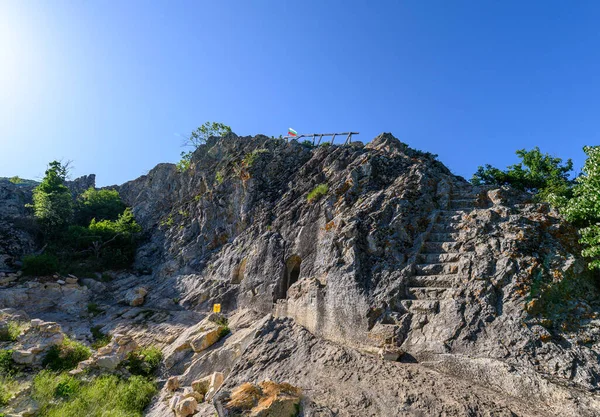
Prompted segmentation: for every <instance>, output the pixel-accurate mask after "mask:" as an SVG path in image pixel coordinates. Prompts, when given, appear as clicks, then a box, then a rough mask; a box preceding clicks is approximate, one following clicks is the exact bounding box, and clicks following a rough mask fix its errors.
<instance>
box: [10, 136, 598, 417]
mask: <svg viewBox="0 0 600 417" xmlns="http://www.w3.org/2000/svg"><path fill="white" fill-rule="evenodd" d="M88 181H89V179H88ZM319 185H322V187H321V189H325V191H324V192H323V193H322V195H318V196H317V197H314V195H313V194H314V193H312V194H311V192H314V190H315V189H316V188H317V186H319ZM118 189H119V191H120V193H121V196H122V197H123V199H124V200H125V201H126V203H127V204H128V205H130V206H131V207H132V208H133V210H134V214H135V217H136V219H137V220H138V222H139V223H140V225H141V226H142V227H143V230H144V236H143V240H142V244H141V246H140V247H139V250H138V253H137V256H136V263H135V265H134V268H135V269H134V271H121V272H111V273H109V274H108V276H109V279H106V276H107V275H106V274H105V275H104V276H103V275H101V274H100V275H99V276H89V277H67V276H64V277H63V276H56V277H44V278H35V277H34V278H32V277H27V278H26V277H23V276H20V275H18V273H17V272H16V270H17V269H18V259H19V256H22V255H23V254H24V253H28V252H31V251H34V250H37V249H38V248H37V247H36V243H35V236H34V234H33V233H30V232H29V231H28V230H27V229H26V228H25V229H23V228H21V226H22V225H23V224H24V222H26V221H28V220H27V219H28V214H27V212H26V211H25V210H24V209H21V208H20V207H21V205H20V204H21V201H26V200H27V198H28V197H27V196H28V194H27V192H26V190H23V189H19V188H16V187H13V186H9V185H5V184H0V197H2V198H0V209H1V210H0V227H4V229H2V230H10V234H6V239H4V242H5V243H6V242H10V245H6V244H5V245H4V246H0V257H1V256H4V257H3V258H2V259H3V262H4V267H3V268H4V272H3V276H0V284H1V285H3V286H2V287H1V289H0V308H5V309H6V308H10V309H13V310H5V314H20V315H22V316H27V321H28V322H29V325H30V326H31V327H32V328H35V329H38V328H39V327H40V323H39V322H32V320H34V319H40V320H42V324H43V323H57V324H58V325H59V328H60V333H61V334H62V333H64V334H67V335H69V336H70V337H71V338H74V339H78V340H80V341H82V342H84V343H87V344H90V343H91V342H92V340H93V336H92V332H91V329H92V328H97V329H101V331H102V332H103V333H106V334H111V335H113V336H114V341H113V342H111V343H112V344H111V345H109V346H108V347H105V348H102V349H99V350H95V351H94V355H93V356H92V358H91V359H90V362H88V363H83V364H80V365H81V366H80V371H83V370H84V369H87V368H88V367H91V368H97V367H98V366H100V367H102V368H104V369H106V370H108V371H111V369H117V367H118V365H119V362H120V361H122V360H123V358H124V354H125V353H126V352H127V351H128V350H130V349H133V345H134V344H135V345H136V346H138V345H139V346H144V345H154V346H158V347H159V348H160V349H161V350H162V352H163V364H162V367H161V370H160V375H161V376H160V383H161V391H160V394H159V395H158V396H157V397H156V398H155V400H154V402H153V404H152V405H151V406H150V408H149V409H148V410H147V414H148V415H150V416H155V417H158V416H169V415H175V413H177V414H178V415H186V416H187V415H191V414H190V413H195V414H196V415H199V416H214V414H215V412H218V413H219V415H234V414H235V413H238V414H240V413H241V415H269V414H268V413H269V412H271V413H273V412H275V411H273V410H280V411H279V412H283V411H281V410H288V409H290V410H291V409H294V410H295V408H294V407H296V404H299V410H300V411H299V412H300V415H305V416H396V415H423V416H429V415H456V416H462V415H473V416H479V415H481V416H488V415H489V416H504V415H506V416H509V415H510V416H513V415H518V416H538V415H539V416H542V415H543V416H547V415H557V416H558V415H561V416H563V415H566V416H594V415H600V401H599V397H598V394H597V390H598V378H599V372H600V364H599V361H598V353H599V352H600V326H599V324H600V315H599V314H600V303H599V298H598V292H597V291H598V290H597V286H596V280H597V277H595V276H592V275H591V274H590V273H588V272H586V266H585V261H584V260H583V259H581V258H580V257H579V255H578V254H579V251H580V248H579V247H578V244H577V234H576V230H575V229H573V228H572V227H571V226H570V225H568V224H567V223H565V222H564V221H563V220H562V219H561V217H560V216H559V215H558V214H557V213H556V212H555V211H553V210H551V209H550V208H549V207H548V206H546V205H541V204H533V203H531V202H530V201H529V200H528V197H527V196H526V195H520V194H518V193H515V192H513V191H511V190H509V189H498V190H493V189H489V188H485V187H472V186H470V185H469V184H468V183H467V182H466V181H464V179H462V178H459V177H456V176H454V175H453V174H452V173H451V172H450V171H449V170H448V169H447V168H445V167H444V166H443V165H442V164H441V163H440V162H439V161H437V160H436V158H435V156H434V155H431V154H428V153H423V152H419V151H416V150H413V149H410V148H408V147H407V146H406V145H405V144H403V143H401V142H399V141H398V140H397V139H395V138H394V137H392V136H391V135H389V134H384V135H381V136H379V137H378V138H376V139H375V140H373V141H372V142H371V143H369V144H368V145H367V146H362V144H359V143H357V144H353V145H352V146H344V147H342V146H339V147H338V146H334V147H320V148H317V149H311V148H310V147H309V146H304V145H301V144H297V143H294V142H292V143H286V142H283V141H279V140H273V139H269V138H267V137H264V136H257V137H253V138H249V137H248V138H239V137H237V136H235V135H233V134H232V135H231V136H229V137H227V138H224V139H216V138H215V139H211V140H209V142H208V143H207V144H206V145H204V146H202V147H200V148H199V149H198V151H196V153H195V154H194V157H193V159H192V167H191V168H190V169H189V170H188V171H186V172H178V170H177V169H176V167H175V166H174V165H170V164H161V165H158V166H157V167H156V168H155V169H153V170H152V171H150V173H149V174H148V175H146V176H143V177H141V178H139V179H136V180H134V181H131V182H129V183H126V184H123V185H121V186H119V187H118ZM309 194H310V197H309ZM2 201H4V203H2ZM17 203H18V204H17ZM2 213H4V214H2ZM2 222H4V223H2ZM2 224H4V226H2ZM23 230H25V231H24V232H23ZM22 233H24V234H22ZM69 278H70V280H69ZM215 303H220V304H221V306H222V311H223V315H222V316H218V315H217V316H215V315H211V314H210V312H211V309H212V306H213V304H215ZM90 305H92V306H93V308H90ZM19 311H21V312H19ZM44 326H47V327H48V326H49V327H50V328H52V329H56V328H55V327H52V325H51V324H47V325H46V324H44ZM225 328H227V329H229V331H230V333H227V332H226V331H225ZM53 334H54V333H53ZM25 335H26V334H25ZM25 335H24V336H23V337H25ZM115 335H116V336H115ZM36 337H37V336H36ZM52 337H55V338H56V336H52V335H50V334H49V335H48V337H47V339H51V338H52ZM26 340H27V339H26V338H25V339H23V338H22V340H21V339H20V340H19V341H17V342H14V344H13V345H11V347H12V348H15V349H16V350H17V351H19V352H20V353H19V355H22V356H27V352H28V351H29V353H31V355H32V357H31V360H32V362H35V361H37V360H38V359H37V358H36V355H38V354H43V352H44V349H41V350H39V349H38V350H39V351H36V352H31V346H30V345H32V343H29V344H28V343H27V342H26ZM44 340H45V339H44ZM52 340H54V339H52ZM38 345H39V346H38ZM46 345H48V343H46V342H44V343H38V344H37V345H36V346H38V347H40V346H46ZM34 350H36V349H34ZM27 360H29V359H27ZM269 381H272V382H269ZM248 383H249V384H248ZM283 383H289V384H291V387H292V388H289V387H287V386H286V385H281V384H283ZM244 384H248V385H244ZM261 384H262V385H261ZM240 404H245V406H247V409H244V410H245V411H240V410H242V408H240V407H241V405H240ZM236 407H238V408H236ZM277 407H279V408H277ZM290 407H291V408H290ZM235 410H238V411H235ZM286 412H287V411H286ZM244 413H245V414H244ZM261 413H262V414H261ZM270 415H277V414H270Z"/></svg>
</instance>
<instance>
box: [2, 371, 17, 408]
mask: <svg viewBox="0 0 600 417" xmlns="http://www.w3.org/2000/svg"><path fill="white" fill-rule="evenodd" d="M20 387H21V384H20V383H18V382H17V381H15V380H14V379H13V378H12V377H9V376H2V377H0V406H5V405H8V402H9V401H10V400H11V399H12V397H13V396H14V395H15V394H16V393H17V392H18V391H19V389H20Z"/></svg>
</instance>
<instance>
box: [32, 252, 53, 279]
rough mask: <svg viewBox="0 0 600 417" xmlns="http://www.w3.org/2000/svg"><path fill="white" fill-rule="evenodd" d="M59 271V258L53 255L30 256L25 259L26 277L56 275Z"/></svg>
mask: <svg viewBox="0 0 600 417" xmlns="http://www.w3.org/2000/svg"><path fill="white" fill-rule="evenodd" d="M58 269H59V265H58V258H57V257H56V256H54V255H51V254H47V253H45V254H42V255H28V256H25V257H24V258H23V273H24V274H25V275H29V276H40V275H41V276H44V275H52V274H54V273H56V272H57V271H58Z"/></svg>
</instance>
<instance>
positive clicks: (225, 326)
mask: <svg viewBox="0 0 600 417" xmlns="http://www.w3.org/2000/svg"><path fill="white" fill-rule="evenodd" d="M215 323H216V324H217V325H218V326H219V339H221V338H223V337H225V336H227V335H228V334H229V333H231V329H229V320H228V319H227V317H225V316H220V317H219V318H218V319H216V320H215Z"/></svg>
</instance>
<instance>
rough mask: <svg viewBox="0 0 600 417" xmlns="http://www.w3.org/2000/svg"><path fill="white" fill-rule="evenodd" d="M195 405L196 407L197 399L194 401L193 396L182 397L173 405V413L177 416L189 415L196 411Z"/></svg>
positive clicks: (185, 416) (184, 416)
mask: <svg viewBox="0 0 600 417" xmlns="http://www.w3.org/2000/svg"><path fill="white" fill-rule="evenodd" d="M196 407H198V401H196V399H195V398H193V397H188V398H183V399H182V400H181V401H178V402H177V405H176V406H175V415H176V416H177V417H188V416H191V415H193V414H194V413H195V412H196Z"/></svg>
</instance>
